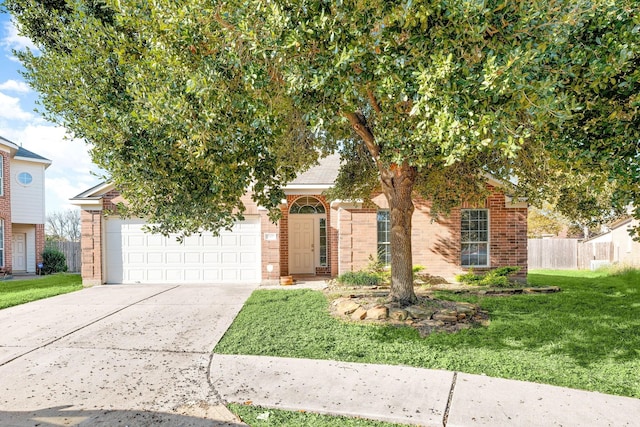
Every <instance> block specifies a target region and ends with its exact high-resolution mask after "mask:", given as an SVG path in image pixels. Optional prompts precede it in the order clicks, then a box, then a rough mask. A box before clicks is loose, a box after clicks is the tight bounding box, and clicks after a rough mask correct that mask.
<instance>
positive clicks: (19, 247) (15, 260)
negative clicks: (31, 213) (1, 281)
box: [11, 233, 27, 271]
mask: <svg viewBox="0 0 640 427" xmlns="http://www.w3.org/2000/svg"><path fill="white" fill-rule="evenodd" d="M26 246H27V236H26V234H24V233H15V234H14V235H13V240H12V244H11V253H12V264H13V270H15V271H24V270H26V269H27V249H26Z"/></svg>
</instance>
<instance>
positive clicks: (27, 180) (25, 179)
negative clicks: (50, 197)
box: [18, 172, 33, 185]
mask: <svg viewBox="0 0 640 427" xmlns="http://www.w3.org/2000/svg"><path fill="white" fill-rule="evenodd" d="M18 182H19V183H20V184H22V185H29V184H31V182H33V177H32V176H31V174H30V173H29V172H20V173H19V174H18Z"/></svg>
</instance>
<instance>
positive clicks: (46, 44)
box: [5, 0, 640, 302]
mask: <svg viewBox="0 0 640 427" xmlns="http://www.w3.org/2000/svg"><path fill="white" fill-rule="evenodd" d="M5 5H6V7H7V8H8V10H10V11H11V12H12V13H13V14H14V17H15V19H16V20H17V22H18V26H19V28H20V30H21V31H22V33H23V34H25V35H27V36H29V37H30V38H31V39H32V40H33V41H34V42H35V44H36V46H38V48H39V51H38V52H30V51H24V52H20V53H19V57H20V59H21V60H22V61H23V63H24V65H25V67H26V70H27V71H26V77H27V79H28V81H29V83H30V84H31V85H32V86H33V87H34V88H36V89H37V90H38V91H39V92H40V93H41V94H42V104H43V106H44V107H45V111H46V113H47V115H48V117H49V118H51V119H53V120H55V121H57V122H59V123H60V124H62V125H64V126H66V127H67V128H68V129H69V130H70V131H72V132H73V133H74V134H75V136H77V137H81V138H85V139H86V140H87V141H89V142H91V143H92V144H93V149H92V154H93V159H94V161H95V162H96V163H98V164H99V165H100V166H102V167H103V168H104V169H105V170H106V171H108V173H109V174H110V178H111V179H112V180H113V181H114V182H115V184H116V185H117V186H118V187H119V188H121V189H122V191H123V193H124V195H125V197H126V198H127V199H128V200H130V201H131V204H130V209H131V213H133V214H136V215H144V216H146V217H148V218H149V219H150V220H151V221H153V222H157V223H159V224H160V226H159V230H160V231H162V232H170V231H180V230H185V231H194V230H196V229H198V228H205V229H212V230H216V229H219V228H220V227H224V226H229V224H231V223H232V221H233V220H234V219H236V218H237V217H238V216H239V215H241V212H242V204H241V202H240V197H241V196H242V194H243V193H245V191H246V190H247V189H250V190H251V191H252V192H253V194H254V198H255V199H256V201H257V202H259V203H260V204H261V205H263V206H265V207H267V208H269V209H270V210H271V211H272V212H273V213H274V215H277V212H278V205H279V203H280V200H281V199H282V197H283V193H282V187H283V186H284V185H285V184H286V183H287V182H289V181H290V180H291V179H292V178H293V177H294V176H295V174H296V173H297V172H299V171H301V170H303V169H305V168H307V167H309V166H310V165H312V164H313V162H314V161H315V160H316V159H317V158H318V157H319V156H321V155H323V154H327V153H329V152H335V151H339V152H340V153H341V154H342V160H343V167H342V170H341V173H340V175H339V178H338V181H337V184H336V187H335V189H334V190H333V192H332V195H333V196H335V197H337V196H340V197H342V198H352V199H358V198H365V199H366V198H367V197H369V196H370V195H371V193H372V191H376V190H378V191H382V193H384V195H385V196H386V198H387V199H388V201H389V206H390V211H391V224H392V230H391V255H392V260H391V265H392V283H391V297H392V298H394V299H396V300H399V301H403V302H409V301H412V300H414V299H415V294H414V293H413V288H412V273H411V259H412V257H411V216H412V213H413V209H414V208H413V203H412V195H413V194H415V193H419V194H421V195H423V196H424V197H426V198H428V199H429V200H431V202H432V211H433V213H434V215H437V214H439V213H446V212H447V211H448V210H449V209H451V208H452V207H453V206H455V205H457V204H459V203H460V202H461V201H462V200H473V199H477V198H479V197H482V196H483V195H484V191H485V184H484V183H485V179H486V176H487V174H491V175H493V176H494V177H496V178H499V179H502V180H504V182H505V183H508V182H513V183H517V188H513V189H511V190H510V191H512V192H513V194H515V195H518V196H522V197H528V198H529V200H530V201H532V202H534V203H537V202H539V201H542V200H550V201H551V202H552V203H554V205H555V206H557V207H558V209H560V210H563V209H564V212H566V213H567V214H570V215H571V216H584V217H589V218H591V217H596V216H599V215H601V214H602V213H609V211H610V210H611V209H621V208H622V207H624V206H625V205H627V204H628V203H631V202H636V206H640V203H638V202H639V201H640V200H638V196H639V194H640V190H639V187H638V181H639V179H640V178H639V174H640V172H639V166H638V163H639V160H640V159H639V155H638V141H640V122H639V117H640V116H639V114H638V110H639V107H640V96H639V95H638V94H639V92H640V91H639V88H640V83H639V81H640V71H639V69H640V66H639V65H640V42H639V38H640V31H639V28H640V22H639V18H638V17H639V16H640V13H638V12H639V10H638V5H637V2H636V1H635V0H591V1H585V0H577V1H576V0H522V1H510V0H487V1H480V0H449V1H434V0H431V1H421V0H414V1H412V0H404V1H387V0H334V1H321V0H300V1H295V0H288V1H287V0H282V1H266V0H262V1H260V0H243V1H237V0H229V1H215V0H211V1H201V0H200V1H198V0H183V1H173V0H171V1H169V0H155V1H144V0H7V1H6V3H5ZM603 194H604V195H607V197H603V196H602V195H603ZM274 218H275V216H274Z"/></svg>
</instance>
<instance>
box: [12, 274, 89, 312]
mask: <svg viewBox="0 0 640 427" xmlns="http://www.w3.org/2000/svg"><path fill="white" fill-rule="evenodd" d="M80 289H82V278H81V277H80V275H79V274H56V275H53V276H46V277H41V278H37V279H29V280H7V281H3V282H2V284H1V285H0V309H3V308H7V307H12V306H14V305H19V304H24V303H27V302H31V301H36V300H39V299H42V298H48V297H52V296H55V295H60V294H66V293H68V292H73V291H77V290H80Z"/></svg>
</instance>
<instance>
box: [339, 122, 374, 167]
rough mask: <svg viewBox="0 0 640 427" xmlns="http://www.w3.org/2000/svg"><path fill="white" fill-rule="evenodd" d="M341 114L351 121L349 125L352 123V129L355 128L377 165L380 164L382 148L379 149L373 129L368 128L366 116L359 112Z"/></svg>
mask: <svg viewBox="0 0 640 427" xmlns="http://www.w3.org/2000/svg"><path fill="white" fill-rule="evenodd" d="M341 114H342V115H343V116H344V117H346V118H347V119H348V120H349V123H351V127H352V128H353V130H354V131H356V133H357V134H358V135H360V137H361V138H362V140H363V141H364V143H365V145H366V146H367V149H369V152H370V153H371V155H372V156H373V158H374V160H375V161H376V163H378V156H379V155H380V147H378V144H377V143H376V139H375V137H374V136H373V133H372V132H371V129H369V126H367V121H366V119H365V118H364V116H363V115H362V114H361V113H359V112H356V113H352V112H346V113H341Z"/></svg>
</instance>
